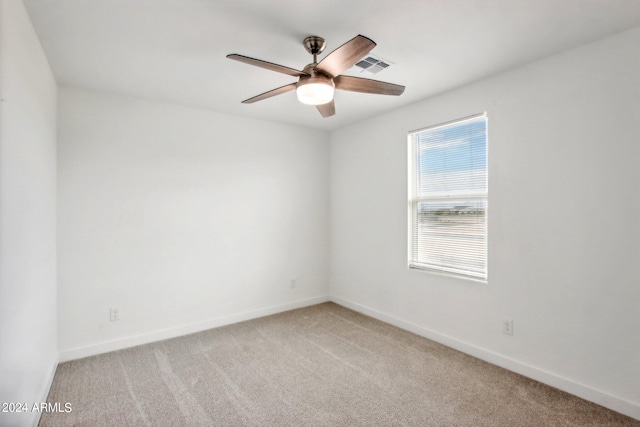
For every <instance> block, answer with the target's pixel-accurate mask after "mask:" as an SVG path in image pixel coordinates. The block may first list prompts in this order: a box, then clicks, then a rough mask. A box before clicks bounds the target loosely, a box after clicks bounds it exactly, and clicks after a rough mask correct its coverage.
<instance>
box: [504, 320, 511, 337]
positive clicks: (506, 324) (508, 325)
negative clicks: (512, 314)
mask: <svg viewBox="0 0 640 427" xmlns="http://www.w3.org/2000/svg"><path fill="white" fill-rule="evenodd" d="M502 333H503V334H507V335H513V320H512V319H507V318H505V319H504V320H503V321H502Z"/></svg>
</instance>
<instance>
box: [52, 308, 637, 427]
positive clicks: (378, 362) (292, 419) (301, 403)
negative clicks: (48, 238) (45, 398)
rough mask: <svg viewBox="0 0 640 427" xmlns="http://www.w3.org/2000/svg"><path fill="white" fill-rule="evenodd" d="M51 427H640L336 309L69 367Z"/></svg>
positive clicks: (56, 384)
mask: <svg viewBox="0 0 640 427" xmlns="http://www.w3.org/2000/svg"><path fill="white" fill-rule="evenodd" d="M49 402H51V403H56V402H59V403H60V404H61V407H63V408H64V404H65V403H67V402H68V403H70V404H71V407H72V411H71V412H70V413H43V414H42V418H41V420H40V426H71V425H83V426H145V425H146V426H492V427H494V426H509V427H513V426H580V427H584V426H622V425H625V426H640V421H636V420H633V419H631V418H628V417H625V416H623V415H621V414H618V413H615V412H612V411H610V410H607V409H605V408H602V407H600V406H598V405H595V404H593V403H590V402H587V401H585V400H582V399H579V398H577V397H575V396H572V395H569V394H567V393H564V392H561V391H559V390H556V389H553V388H551V387H548V386H545V385H543V384H540V383H538V382H536V381H532V380H529V379H527V378H525V377H522V376H520V375H517V374H514V373H512V372H509V371H506V370H504V369H501V368H498V367H496V366H493V365H490V364H488V363H485V362H482V361H480V360H478V359H476V358H473V357H471V356H468V355H465V354H463V353H460V352H458V351H455V350H452V349H450V348H447V347H445V346H442V345H440V344H437V343H434V342H432V341H429V340H427V339H424V338H422V337H419V336H417V335H414V334H412V333H409V332H406V331H403V330H401V329H398V328H396V327H394V326H390V325H387V324H385V323H382V322H379V321H377V320H374V319H371V318H369V317H366V316H363V315H361V314H358V313H355V312H353V311H351V310H348V309H346V308H343V307H340V306H338V305H336V304H333V303H325V304H320V305H316V306H313V307H307V308H303V309H299V310H293V311H290V312H286V313H281V314H277V315H273V316H268V317H264V318H261V319H256V320H251V321H247V322H242V323H238V324H234V325H229V326H225V327H221V328H217V329H211V330H208V331H205V332H201V333H197V334H193V335H188V336H185V337H180V338H175V339H171V340H167V341H162V342H157V343H153V344H147V345H144V346H139V347H134V348H130V349H126V350H121V351H117V352H113V353H108V354H103V355H99V356H94V357H89V358H86V359H80V360H74V361H71V362H67V363H62V364H60V366H59V367H58V370H57V372H56V376H55V379H54V381H53V386H52V388H51V392H50V394H49Z"/></svg>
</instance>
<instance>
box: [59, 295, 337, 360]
mask: <svg viewBox="0 0 640 427" xmlns="http://www.w3.org/2000/svg"><path fill="white" fill-rule="evenodd" d="M327 301H329V296H321V297H315V298H309V299H305V300H300V301H294V302H291V303H286V304H281V305H274V306H270V307H265V308H260V309H257V310H251V311H245V312H242V313H237V314H234V315H231V316H225V317H217V318H214V319H209V320H206V321H203V322H198V323H192V324H188V325H181V326H177V327H174V328H169V329H162V330H158V331H153V332H149V333H145V334H141V335H134V336H129V337H125V338H120V339H117V340H112V341H106V342H102V343H97V344H92V345H88V346H84V347H76V348H71V349H68V350H61V351H60V362H66V361H69V360H75V359H81V358H83V357H89V356H95V355H97V354H102V353H108V352H110V351H116V350H122V349H124V348H129V347H135V346H137V345H142V344H148V343H151V342H155V341H162V340H166V339H169V338H176V337H179V336H183V335H188V334H193V333H195V332H201V331H205V330H207V329H212V328H217V327H220V326H225V325H230V324H232V323H237V322H243V321H245V320H251V319H256V318H258V317H264V316H269V315H271V314H277V313H282V312H284V311H289V310H295V309H296V308H302V307H308V306H310V305H315V304H320V303H323V302H327Z"/></svg>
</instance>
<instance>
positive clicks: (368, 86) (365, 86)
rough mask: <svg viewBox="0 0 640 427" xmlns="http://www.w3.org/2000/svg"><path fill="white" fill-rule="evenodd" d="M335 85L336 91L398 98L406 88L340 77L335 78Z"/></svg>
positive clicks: (356, 78) (359, 78) (376, 81)
mask: <svg viewBox="0 0 640 427" xmlns="http://www.w3.org/2000/svg"><path fill="white" fill-rule="evenodd" d="M333 83H334V84H335V85H336V89H341V90H348V91H351V92H364V93H375V94H379V95H396V96H398V95H401V94H402V92H404V86H401V85H396V84H393V83H387V82H381V81H379V80H371V79H363V78H361V77H352V76H338V77H334V79H333Z"/></svg>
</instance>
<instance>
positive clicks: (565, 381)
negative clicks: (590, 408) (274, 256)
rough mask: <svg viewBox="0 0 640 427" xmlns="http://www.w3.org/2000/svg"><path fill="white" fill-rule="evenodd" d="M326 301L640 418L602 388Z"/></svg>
mask: <svg viewBox="0 0 640 427" xmlns="http://www.w3.org/2000/svg"><path fill="white" fill-rule="evenodd" d="M330 300H331V301H332V302H334V303H336V304H339V305H342V306H344V307H346V308H349V309H351V310H354V311H357V312H359V313H362V314H365V315H367V316H370V317H373V318H374V319H378V320H381V321H383V322H385V323H389V324H391V325H394V326H397V327H399V328H401V329H404V330H407V331H409V332H413V333H414V334H417V335H420V336H423V337H425V338H428V339H430V340H433V341H436V342H438V343H440V344H444V345H446V346H447V347H451V348H454V349H456V350H459V351H461V352H463V353H466V354H469V355H471V356H474V357H477V358H478V359H481V360H484V361H486V362H489V363H491V364H493V365H497V366H500V367H502V368H505V369H508V370H510V371H512V372H516V373H518V374H520V375H524V376H526V377H528V378H531V379H534V380H536V381H539V382H541V383H544V384H547V385H550V386H551V387H555V388H557V389H560V390H562V391H566V392H567V393H571V394H573V395H575V396H578V397H580V398H582V399H585V400H588V401H590V402H593V403H596V404H598V405H601V406H604V407H605V408H608V409H611V410H613V411H616V412H619V413H621V414H624V415H627V416H629V417H632V418H635V419H637V420H640V404H638V403H634V402H629V401H627V400H624V399H622V398H619V397H617V396H613V395H611V394H609V393H606V392H604V391H601V390H598V389H595V388H593V387H590V386H588V385H585V384H581V383H579V382H576V381H573V380H571V379H569V378H565V377H563V376H561V375H558V374H555V373H552V372H549V371H546V370H544V369H540V368H537V367H535V366H531V365H529V364H526V363H523V362H520V361H518V360H516V359H512V358H510V357H507V356H504V355H502V354H499V353H495V352H493V351H491V350H487V349H485V348H482V347H478V346H476V345H473V344H470V343H467V342H464V341H461V340H459V339H457V338H453V337H451V336H448V335H445V334H441V333H439V332H435V331H433V330H430V329H427V328H423V327H422V326H418V325H415V324H413V323H410V322H407V321H404V320H402V319H399V318H397V317H394V316H389V315H387V314H385V313H382V312H380V311H378V310H375V309H372V308H369V307H367V306H364V305H362V304H358V303H355V302H353V301H350V300H348V299H346V298H342V297H339V296H336V295H331V297H330Z"/></svg>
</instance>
